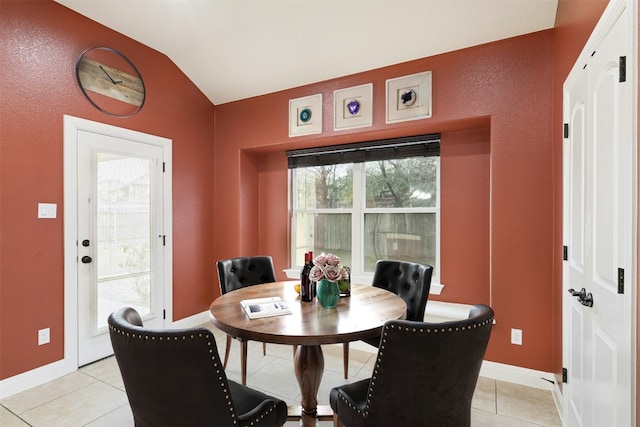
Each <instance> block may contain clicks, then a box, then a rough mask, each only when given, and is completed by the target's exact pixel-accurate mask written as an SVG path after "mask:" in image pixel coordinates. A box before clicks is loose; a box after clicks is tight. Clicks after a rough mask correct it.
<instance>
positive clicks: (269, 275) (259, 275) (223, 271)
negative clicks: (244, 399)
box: [217, 255, 276, 385]
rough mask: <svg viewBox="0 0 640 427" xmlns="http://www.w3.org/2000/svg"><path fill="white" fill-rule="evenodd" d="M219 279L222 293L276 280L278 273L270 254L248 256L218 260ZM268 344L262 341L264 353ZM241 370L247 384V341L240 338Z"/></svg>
mask: <svg viewBox="0 0 640 427" xmlns="http://www.w3.org/2000/svg"><path fill="white" fill-rule="evenodd" d="M217 266H218V279H219V280H220V293H221V294H226V293H227V292H231V291H234V290H236V289H240V288H244V287H247V286H253V285H259V284H261V283H271V282H275V281H276V273H275V270H274V269H273V259H272V258H271V257H270V256H262V255H260V256H247V257H238V258H230V259H225V260H221V261H218V262H217ZM231 338H232V337H231V336H229V335H227V342H226V345H225V352H224V363H223V365H224V367H225V369H226V368H227V362H228V360H229V350H230V349H231ZM266 352H267V348H266V344H265V343H262V353H263V354H266ZM240 370H241V378H242V379H241V381H242V384H244V385H246V384H247V341H242V340H240Z"/></svg>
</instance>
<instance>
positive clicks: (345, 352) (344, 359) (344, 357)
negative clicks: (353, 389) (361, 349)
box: [342, 342, 349, 380]
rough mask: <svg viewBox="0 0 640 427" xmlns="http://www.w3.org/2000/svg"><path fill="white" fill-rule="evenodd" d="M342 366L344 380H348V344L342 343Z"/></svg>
mask: <svg viewBox="0 0 640 427" xmlns="http://www.w3.org/2000/svg"><path fill="white" fill-rule="evenodd" d="M342 364H343V365H344V379H345V380H346V379H347V378H349V343H348V342H344V343H342Z"/></svg>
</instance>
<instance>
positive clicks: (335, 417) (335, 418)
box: [333, 412, 344, 427]
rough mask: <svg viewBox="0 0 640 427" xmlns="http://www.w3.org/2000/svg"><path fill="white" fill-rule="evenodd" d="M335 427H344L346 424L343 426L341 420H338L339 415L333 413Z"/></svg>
mask: <svg viewBox="0 0 640 427" xmlns="http://www.w3.org/2000/svg"><path fill="white" fill-rule="evenodd" d="M333 427H344V424H342V422H341V421H340V418H338V414H336V413H335V412H334V413H333Z"/></svg>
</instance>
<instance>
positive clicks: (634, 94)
mask: <svg viewBox="0 0 640 427" xmlns="http://www.w3.org/2000/svg"><path fill="white" fill-rule="evenodd" d="M625 8H626V10H627V13H628V14H629V27H630V28H629V34H628V37H629V39H628V46H629V50H628V56H627V63H626V73H627V74H626V81H627V84H630V85H631V100H630V104H631V105H630V106H629V108H630V109H631V113H630V117H631V123H629V129H628V131H629V132H628V135H629V137H630V138H632V150H633V153H632V168H631V173H630V175H631V176H630V177H629V178H630V179H632V180H633V184H632V193H633V200H632V201H631V203H630V206H631V209H632V210H633V213H632V233H631V234H632V235H631V239H632V244H631V247H632V251H633V253H632V254H630V258H631V260H630V264H631V270H632V271H630V272H629V274H625V276H626V277H625V293H627V292H628V293H629V297H630V299H631V301H630V310H631V313H630V317H631V324H630V325H626V326H627V327H628V330H627V332H628V333H629V335H630V340H631V349H632V350H631V352H632V354H630V371H631V372H630V375H631V382H630V388H631V390H630V393H631V394H630V395H631V402H630V404H631V422H632V425H635V423H636V420H637V419H638V416H637V410H638V405H637V404H636V403H637V399H638V395H637V387H638V384H637V382H636V372H637V343H638V336H637V334H638V329H637V322H638V309H637V307H638V289H637V288H638V241H639V236H638V229H639V224H638V201H639V194H638V181H639V177H638V164H639V162H640V160H639V158H638V121H637V118H638V74H637V70H638V59H637V56H638V2H637V1H634V0H624V1H611V2H609V4H608V5H607V7H606V9H605V11H604V12H603V14H602V16H601V17H600V20H599V21H598V23H597V25H596V26H595V28H594V30H593V32H592V33H591V35H590V36H589V39H588V40H587V42H586V44H585V46H584V48H583V49H582V52H581V53H580V55H579V56H578V58H577V59H576V62H575V63H574V65H573V67H572V69H571V71H570V72H569V74H568V75H567V78H566V80H565V82H564V84H563V106H562V108H563V115H562V118H563V123H564V122H565V119H566V117H567V116H568V113H569V111H568V108H569V107H568V106H567V105H566V102H565V99H566V96H567V95H566V87H567V86H568V85H571V84H572V83H573V82H574V81H575V80H576V78H577V75H578V73H580V71H581V70H582V68H583V66H584V64H586V63H588V62H589V57H590V56H591V54H592V52H593V51H594V50H595V49H596V48H597V47H598V46H599V45H600V43H601V42H602V41H603V39H604V38H605V37H606V36H607V35H608V33H609V31H610V30H611V29H612V28H613V26H614V24H615V23H616V20H617V19H618V17H619V16H620V15H621V14H622V12H623V10H624V9H625ZM565 144H566V139H563V152H564V147H565ZM562 164H563V176H562V180H563V192H564V189H565V188H566V185H565V180H566V179H567V177H566V171H567V168H566V167H567V165H566V159H565V156H564V154H563V159H562ZM566 196H567V195H566V194H563V195H562V198H563V199H562V200H563V205H564V204H565V198H566ZM566 215H567V212H566V209H565V207H563V213H562V218H563V220H562V223H563V244H565V243H566V242H567V234H566V233H567V230H565V229H564V225H565V224H566ZM565 262H566V261H564V262H563V265H562V270H563V271H562V366H563V367H565V368H566V367H567V366H568V363H569V360H568V349H569V346H570V345H571V344H570V342H569V332H568V329H569V324H568V322H569V320H568V316H567V314H568V312H569V303H570V300H571V298H572V297H571V296H570V295H569V294H568V293H567V288H568V286H567V279H566V266H565V264H564V263H565ZM561 392H562V395H563V396H562V398H561V399H559V403H561V405H562V408H561V413H562V416H563V422H566V419H565V414H566V411H567V410H568V404H567V400H568V394H567V393H566V388H564V387H563V388H562V389H561Z"/></svg>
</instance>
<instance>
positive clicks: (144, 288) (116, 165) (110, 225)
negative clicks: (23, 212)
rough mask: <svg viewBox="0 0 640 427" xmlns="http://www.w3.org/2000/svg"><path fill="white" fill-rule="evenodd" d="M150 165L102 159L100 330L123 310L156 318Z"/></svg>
mask: <svg viewBox="0 0 640 427" xmlns="http://www.w3.org/2000/svg"><path fill="white" fill-rule="evenodd" d="M150 174H151V161H150V160H149V159H140V158H134V157H120V156H118V155H116V154H113V153H97V192H96V194H97V200H96V209H97V239H98V242H97V258H98V259H97V268H98V271H97V277H98V289H97V306H98V319H99V320H98V325H97V326H98V328H101V327H104V326H106V324H107V323H106V321H107V318H108V316H109V313H111V312H113V311H115V310H117V309H118V308H120V307H123V306H130V307H133V308H135V309H136V310H138V312H139V313H140V315H141V316H144V315H148V314H151V302H152V295H151V286H150V283H151V217H150V214H151V186H150Z"/></svg>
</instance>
